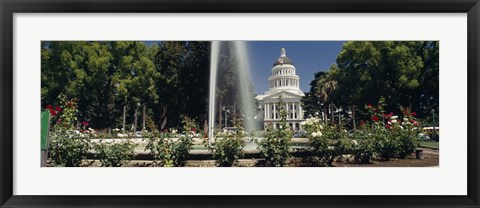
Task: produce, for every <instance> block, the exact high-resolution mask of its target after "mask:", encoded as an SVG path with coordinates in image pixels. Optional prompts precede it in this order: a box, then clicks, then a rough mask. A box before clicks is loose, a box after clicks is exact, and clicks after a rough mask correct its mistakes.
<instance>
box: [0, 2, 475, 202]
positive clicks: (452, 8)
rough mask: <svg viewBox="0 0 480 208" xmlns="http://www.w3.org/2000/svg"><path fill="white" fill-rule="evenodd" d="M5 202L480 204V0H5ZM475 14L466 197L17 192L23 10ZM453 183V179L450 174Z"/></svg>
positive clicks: (0, 183)
mask: <svg viewBox="0 0 480 208" xmlns="http://www.w3.org/2000/svg"><path fill="white" fill-rule="evenodd" d="M0 10H1V29H0V30H1V31H2V32H1V33H0V35H1V37H0V39H1V42H0V44H1V56H0V64H1V70H0V71H1V73H0V79H1V81H0V88H1V90H0V118H1V126H0V139H1V140H0V174H1V176H0V205H1V207H117V206H118V207H220V206H221V207H229V206H230V207H372V206H377V207H378V206H380V207H388V206H391V207H480V205H479V204H480V202H479V200H480V194H479V193H480V192H479V187H480V186H479V181H480V180H479V177H480V174H479V164H480V160H479V153H478V151H479V150H480V146H479V142H478V139H479V130H480V128H478V125H479V123H478V119H479V105H478V104H479V103H478V101H479V98H480V97H479V96H478V94H479V92H480V91H479V84H478V81H479V80H480V77H479V73H478V72H479V70H480V68H479V60H480V56H479V48H480V45H479V35H480V34H479V19H480V17H479V13H480V4H479V1H478V0H404V1H401V0H383V1H379V0H337V1H332V0H297V1H295V0H255V1H253V0H229V1H226V0H224V1H221V0H176V1H175V0H141V1H135V0H84V1H79V0H73V1H67V0H0ZM157 12H158V13H189V12H194V13H198V12H213V13H220V12H221V13H225V12H226V13H236V12H238V13H258V12H265V13H280V12H288V13H323V12H327V13H467V14H468V16H467V18H468V22H467V25H468V134H467V135H468V150H467V151H468V161H467V163H468V170H467V171H468V179H467V180H468V195H466V196H24V195H21V196H19V195H13V194H12V191H13V178H14V177H15V176H14V175H13V160H12V157H13V150H12V144H13V139H14V135H13V121H14V119H15V118H14V117H13V109H14V108H15V103H13V92H14V89H13V40H14V37H13V15H14V14H15V13H157ZM445 180H448V179H445Z"/></svg>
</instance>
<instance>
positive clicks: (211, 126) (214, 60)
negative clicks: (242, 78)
mask: <svg viewBox="0 0 480 208" xmlns="http://www.w3.org/2000/svg"><path fill="white" fill-rule="evenodd" d="M211 47H212V49H211V52H210V92H209V93H210V95H209V113H208V138H210V139H212V138H213V133H214V131H215V96H216V95H215V91H216V88H217V69H218V58H219V50H220V42H219V41H212V46H211Z"/></svg>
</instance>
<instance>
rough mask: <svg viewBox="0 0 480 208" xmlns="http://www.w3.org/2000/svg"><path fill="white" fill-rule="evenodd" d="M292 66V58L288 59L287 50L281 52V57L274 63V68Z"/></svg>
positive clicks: (283, 49)
mask: <svg viewBox="0 0 480 208" xmlns="http://www.w3.org/2000/svg"><path fill="white" fill-rule="evenodd" d="M284 64H290V65H293V62H292V60H291V59H290V58H288V57H287V51H286V50H285V48H282V50H281V51H280V57H279V58H278V59H277V60H276V61H275V62H274V63H273V66H277V65H284Z"/></svg>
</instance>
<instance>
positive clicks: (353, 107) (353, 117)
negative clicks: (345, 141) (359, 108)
mask: <svg viewBox="0 0 480 208" xmlns="http://www.w3.org/2000/svg"><path fill="white" fill-rule="evenodd" d="M352 125H353V131H356V130H357V124H355V106H354V105H352Z"/></svg>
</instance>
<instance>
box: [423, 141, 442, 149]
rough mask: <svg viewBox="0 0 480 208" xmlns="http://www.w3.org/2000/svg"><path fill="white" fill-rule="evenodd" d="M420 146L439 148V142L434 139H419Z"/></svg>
mask: <svg viewBox="0 0 480 208" xmlns="http://www.w3.org/2000/svg"><path fill="white" fill-rule="evenodd" d="M420 147H429V148H434V149H438V148H439V142H435V141H421V142H420Z"/></svg>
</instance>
